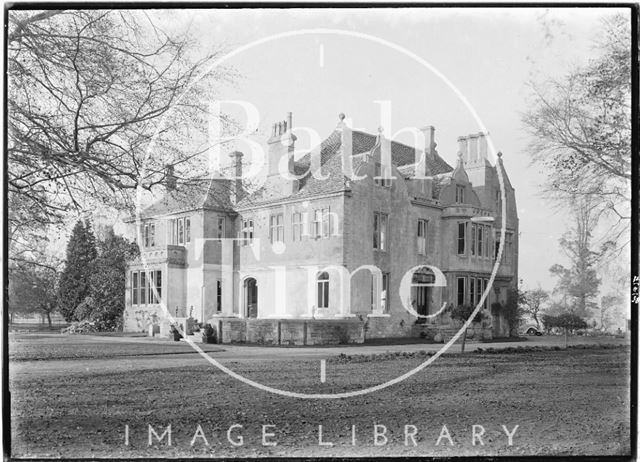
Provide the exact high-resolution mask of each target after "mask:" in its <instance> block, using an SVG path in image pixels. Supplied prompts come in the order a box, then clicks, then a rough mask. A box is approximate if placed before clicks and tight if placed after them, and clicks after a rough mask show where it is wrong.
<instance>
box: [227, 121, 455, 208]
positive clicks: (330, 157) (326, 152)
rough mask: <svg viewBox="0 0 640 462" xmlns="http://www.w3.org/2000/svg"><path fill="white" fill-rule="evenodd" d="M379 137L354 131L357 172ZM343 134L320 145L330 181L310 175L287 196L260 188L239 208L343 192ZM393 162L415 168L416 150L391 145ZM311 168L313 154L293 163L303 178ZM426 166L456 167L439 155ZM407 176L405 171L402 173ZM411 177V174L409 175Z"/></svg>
mask: <svg viewBox="0 0 640 462" xmlns="http://www.w3.org/2000/svg"><path fill="white" fill-rule="evenodd" d="M376 142H377V137H376V136H375V135H371V134H369V133H365V132H361V131H356V130H354V131H352V156H353V159H352V165H353V169H354V171H355V169H356V168H357V167H358V166H359V165H360V164H362V163H363V162H364V159H363V158H362V157H361V156H359V157H356V156H358V155H359V154H363V153H366V152H370V151H372V150H373V148H374V147H375V146H376ZM341 147H342V132H341V130H334V131H333V132H332V133H331V134H330V135H329V136H328V137H327V138H326V139H325V140H324V141H322V143H321V144H320V165H321V174H322V175H323V176H325V175H328V176H329V177H328V178H327V179H324V180H322V179H318V178H315V177H314V176H313V175H312V174H311V173H308V174H307V175H306V176H305V177H303V178H302V179H300V180H299V184H298V191H296V192H295V193H293V194H289V195H284V194H283V193H282V192H281V191H277V190H273V189H271V188H269V185H268V183H265V185H264V186H263V187H261V188H259V189H258V190H257V191H255V192H254V193H252V194H250V195H248V196H247V197H245V198H244V199H243V200H242V201H241V202H240V203H239V204H238V208H246V207H251V206H255V205H263V204H268V203H272V202H277V201H279V200H282V199H303V198H307V197H313V196H319V195H323V194H330V193H334V192H339V191H343V190H344V189H345V179H346V177H345V175H344V173H343V170H342V156H341ZM391 160H392V162H393V163H394V164H395V165H396V166H398V167H401V166H406V167H407V168H406V169H403V170H407V169H412V168H413V165H414V163H415V149H414V148H412V147H410V146H407V145H404V144H402V143H398V142H396V141H392V142H391ZM310 166H311V155H310V154H306V155H305V156H304V157H303V158H302V159H300V160H298V161H296V162H295V163H294V173H295V174H296V175H303V174H304V173H305V172H307V171H308V170H309V168H310ZM427 166H428V167H429V169H430V172H431V174H439V173H446V172H451V171H453V167H451V166H450V165H449V164H447V163H446V162H445V161H444V159H442V158H441V157H440V156H439V155H438V154H437V153H435V154H434V155H427ZM402 173H403V174H405V172H404V171H403V172H402ZM407 176H409V175H407Z"/></svg>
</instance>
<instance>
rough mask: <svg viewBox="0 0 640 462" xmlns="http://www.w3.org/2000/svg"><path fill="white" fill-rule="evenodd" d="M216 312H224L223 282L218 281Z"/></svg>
mask: <svg viewBox="0 0 640 462" xmlns="http://www.w3.org/2000/svg"><path fill="white" fill-rule="evenodd" d="M216 310H217V311H222V281H218V284H217V289H216Z"/></svg>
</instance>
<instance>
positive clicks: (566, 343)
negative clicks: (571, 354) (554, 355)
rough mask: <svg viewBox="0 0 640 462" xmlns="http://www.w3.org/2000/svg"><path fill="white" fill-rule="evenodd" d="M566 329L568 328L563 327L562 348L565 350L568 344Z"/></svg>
mask: <svg viewBox="0 0 640 462" xmlns="http://www.w3.org/2000/svg"><path fill="white" fill-rule="evenodd" d="M568 331H569V329H567V328H566V327H565V328H564V349H565V350H566V349H567V345H568V344H569V341H568V335H569V334H568Z"/></svg>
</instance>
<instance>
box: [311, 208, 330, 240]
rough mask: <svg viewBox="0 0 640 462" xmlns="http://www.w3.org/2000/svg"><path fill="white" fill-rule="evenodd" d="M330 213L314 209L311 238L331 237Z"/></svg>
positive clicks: (325, 210)
mask: <svg viewBox="0 0 640 462" xmlns="http://www.w3.org/2000/svg"><path fill="white" fill-rule="evenodd" d="M331 225H332V220H331V212H330V211H329V209H328V208H325V209H316V210H315V211H314V216H313V236H314V237H316V238H319V237H323V238H328V237H329V236H331Z"/></svg>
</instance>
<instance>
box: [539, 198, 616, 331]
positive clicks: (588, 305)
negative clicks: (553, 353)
mask: <svg viewBox="0 0 640 462" xmlns="http://www.w3.org/2000/svg"><path fill="white" fill-rule="evenodd" d="M574 207H575V211H574V212H573V218H574V223H573V226H572V227H571V228H570V230H569V231H568V232H567V233H566V234H565V235H564V236H563V237H562V238H561V239H560V248H561V250H562V252H563V253H564V254H565V255H566V256H567V257H568V258H569V261H570V262H571V265H570V266H569V267H564V266H563V265H560V264H555V265H553V266H552V267H551V268H550V271H551V273H552V274H553V275H555V276H556V277H557V278H558V282H557V285H556V288H555V289H554V293H555V294H559V295H560V296H562V297H563V299H564V301H565V303H568V309H569V312H570V313H572V314H577V315H578V316H580V317H582V318H585V319H586V318H589V316H590V314H591V311H592V310H593V309H595V308H596V302H595V297H596V296H597V295H598V291H599V288H600V284H601V282H602V281H601V279H600V278H599V277H598V274H597V265H598V263H599V262H601V261H602V260H603V259H604V258H605V257H606V256H607V255H608V254H609V253H610V252H611V250H612V248H613V247H614V243H613V242H611V241H605V242H604V243H602V244H601V246H600V248H599V249H595V246H594V243H593V233H594V230H595V228H596V227H597V225H598V221H599V220H600V217H601V216H602V213H603V209H602V207H601V206H600V204H598V203H597V201H596V200H595V199H594V198H592V197H589V196H578V197H576V196H574Z"/></svg>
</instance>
